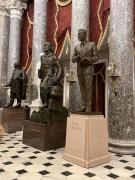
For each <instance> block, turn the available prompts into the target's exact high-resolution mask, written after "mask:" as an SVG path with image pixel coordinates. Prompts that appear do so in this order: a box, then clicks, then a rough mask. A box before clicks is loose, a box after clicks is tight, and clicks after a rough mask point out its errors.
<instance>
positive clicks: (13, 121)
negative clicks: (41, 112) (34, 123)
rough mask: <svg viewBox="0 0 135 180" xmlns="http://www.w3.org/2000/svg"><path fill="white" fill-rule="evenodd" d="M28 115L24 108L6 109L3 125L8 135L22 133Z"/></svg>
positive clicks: (3, 113)
mask: <svg viewBox="0 0 135 180" xmlns="http://www.w3.org/2000/svg"><path fill="white" fill-rule="evenodd" d="M26 117H27V114H26V111H25V109H23V108H16V109H15V108H4V109H3V111H2V121H1V124H2V126H3V128H4V129H5V132H7V133H15V132H16V131H21V130H22V128H23V125H24V120H25V119H27V118H26Z"/></svg>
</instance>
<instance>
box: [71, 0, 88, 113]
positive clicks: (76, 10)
mask: <svg viewBox="0 0 135 180" xmlns="http://www.w3.org/2000/svg"><path fill="white" fill-rule="evenodd" d="M89 7H90V5H89V0H85V1H84V0H72V26H71V58H72V54H73V51H74V47H75V45H77V44H78V43H79V41H78V29H81V28H84V29H87V32H88V34H89V9H90V8H89ZM76 70H77V66H76V64H73V63H72V62H71V61H70V71H73V73H74V76H75V80H76V83H73V84H71V86H70V108H71V111H72V112H73V111H78V110H80V109H81V95H80V90H79V84H78V80H77V71H76Z"/></svg>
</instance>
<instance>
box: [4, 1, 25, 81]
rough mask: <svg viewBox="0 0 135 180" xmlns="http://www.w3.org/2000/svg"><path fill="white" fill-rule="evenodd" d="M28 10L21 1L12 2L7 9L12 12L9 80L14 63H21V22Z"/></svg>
mask: <svg viewBox="0 0 135 180" xmlns="http://www.w3.org/2000/svg"><path fill="white" fill-rule="evenodd" d="M26 8H27V4H26V3H23V2H22V1H21V0H18V1H16V0H11V1H10V3H8V5H7V9H8V10H9V11H10V33H9V52H8V79H10V78H11V74H12V72H13V65H14V62H19V61H20V38H21V21H22V13H23V10H24V9H26Z"/></svg>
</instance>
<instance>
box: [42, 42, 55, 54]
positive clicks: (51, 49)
mask: <svg viewBox="0 0 135 180" xmlns="http://www.w3.org/2000/svg"><path fill="white" fill-rule="evenodd" d="M45 44H48V45H49V47H50V51H51V52H54V48H53V45H52V44H51V43H50V42H47V41H46V42H45ZM45 44H44V45H45Z"/></svg>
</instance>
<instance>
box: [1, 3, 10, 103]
mask: <svg viewBox="0 0 135 180" xmlns="http://www.w3.org/2000/svg"><path fill="white" fill-rule="evenodd" d="M8 41H9V13H8V11H7V10H6V3H3V5H1V6H0V106H3V105H5V103H6V91H5V89H4V84H5V82H6V79H7V65H8Z"/></svg>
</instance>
